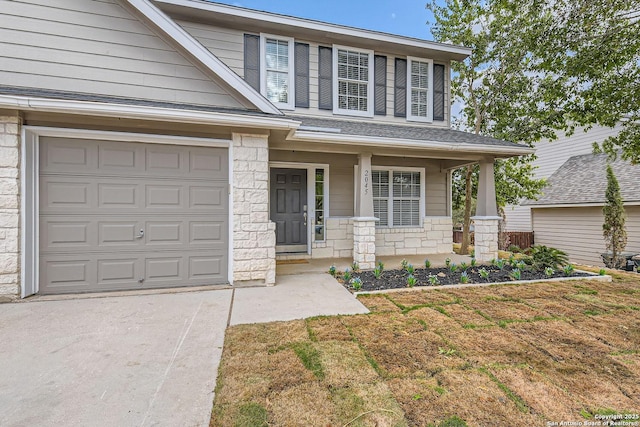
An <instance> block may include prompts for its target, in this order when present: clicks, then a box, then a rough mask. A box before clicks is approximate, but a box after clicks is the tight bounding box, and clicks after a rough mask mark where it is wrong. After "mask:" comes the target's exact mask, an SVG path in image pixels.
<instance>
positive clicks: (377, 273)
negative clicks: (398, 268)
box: [373, 267, 382, 279]
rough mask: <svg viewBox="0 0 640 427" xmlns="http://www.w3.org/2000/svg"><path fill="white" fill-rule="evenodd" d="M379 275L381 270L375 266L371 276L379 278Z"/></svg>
mask: <svg viewBox="0 0 640 427" xmlns="http://www.w3.org/2000/svg"><path fill="white" fill-rule="evenodd" d="M381 275H382V270H380V267H376V268H374V269H373V277H375V278H376V279H379V278H380V276H381Z"/></svg>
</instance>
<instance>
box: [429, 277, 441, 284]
mask: <svg viewBox="0 0 640 427" xmlns="http://www.w3.org/2000/svg"><path fill="white" fill-rule="evenodd" d="M429 284H430V285H431V286H436V285H439V284H440V280H438V276H435V275H431V276H429Z"/></svg>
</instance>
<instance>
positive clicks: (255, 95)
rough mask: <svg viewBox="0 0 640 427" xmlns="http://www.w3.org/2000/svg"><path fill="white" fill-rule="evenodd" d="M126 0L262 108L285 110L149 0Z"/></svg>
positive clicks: (193, 57)
mask: <svg viewBox="0 0 640 427" xmlns="http://www.w3.org/2000/svg"><path fill="white" fill-rule="evenodd" d="M123 1H124V2H126V3H127V4H128V5H129V6H131V7H132V8H133V9H134V10H136V11H137V12H138V13H139V14H140V15H141V16H142V17H144V18H145V19H146V20H147V21H148V23H149V24H151V25H152V26H153V27H155V29H156V30H158V31H159V32H160V33H162V35H164V36H165V37H167V38H169V39H170V40H171V41H173V42H174V43H175V44H177V45H178V46H181V47H182V48H183V49H184V51H185V53H187V54H189V56H190V57H192V59H193V60H194V61H196V62H197V63H198V64H199V65H200V66H202V67H204V68H205V69H206V70H209V71H211V72H212V73H213V74H214V75H216V76H218V77H220V78H221V79H222V80H223V81H225V82H226V83H227V84H229V86H231V87H232V88H233V89H235V90H236V91H237V92H238V93H239V94H240V95H242V96H243V97H245V98H246V99H247V100H248V101H249V102H251V104H253V105H255V106H256V107H257V108H258V109H259V110H260V111H262V112H264V113H271V114H277V115H282V112H281V111H280V110H279V109H278V108H277V107H276V106H275V105H273V104H272V103H271V102H270V101H269V100H268V99H267V98H265V97H264V96H262V95H261V94H260V93H259V92H258V91H256V90H255V89H253V88H252V87H251V86H250V85H249V84H248V83H247V82H246V81H245V80H244V79H243V78H241V77H240V76H238V75H237V74H236V73H234V72H233V71H232V70H231V69H230V68H229V67H228V66H227V65H226V64H224V63H223V62H222V61H221V60H220V59H218V58H217V57H216V56H215V55H214V54H212V53H211V52H210V51H209V50H208V49H207V48H205V47H204V46H202V44H200V42H198V41H197V40H196V39H195V38H193V36H191V35H190V34H189V33H187V32H186V31H185V30H184V29H183V28H182V27H180V25H178V24H177V23H176V22H175V21H174V20H173V19H171V18H170V17H168V16H167V15H166V14H165V13H164V12H163V11H161V10H160V9H159V8H158V7H157V6H155V5H154V4H153V3H152V2H151V1H150V0H123Z"/></svg>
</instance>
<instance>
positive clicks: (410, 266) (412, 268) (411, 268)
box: [405, 264, 416, 274]
mask: <svg viewBox="0 0 640 427" xmlns="http://www.w3.org/2000/svg"><path fill="white" fill-rule="evenodd" d="M405 270H407V273H409V274H413V272H414V271H416V269H415V268H414V267H413V265H411V264H407V266H406V267H405Z"/></svg>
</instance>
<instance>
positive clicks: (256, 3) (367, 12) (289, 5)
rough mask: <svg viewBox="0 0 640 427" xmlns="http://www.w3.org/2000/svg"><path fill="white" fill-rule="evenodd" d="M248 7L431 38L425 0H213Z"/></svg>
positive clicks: (429, 14)
mask: <svg viewBox="0 0 640 427" xmlns="http://www.w3.org/2000/svg"><path fill="white" fill-rule="evenodd" d="M215 2H216V3H224V4H230V5H235V6H241V7H246V8H249V9H256V10H262V11H266V12H275V13H281V14H284V15H290V16H295V17H299V18H309V19H315V20H318V21H324V22H330V23H333V24H341V25H348V26H351V27H357V28H364V29H367V30H375V31H382V32H385V33H392V34H398V35H402V36H409V37H416V38H419V39H426V40H433V37H432V35H431V32H430V31H429V25H428V21H430V20H432V15H431V12H429V11H428V10H427V9H426V8H425V5H426V3H427V0H215Z"/></svg>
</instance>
